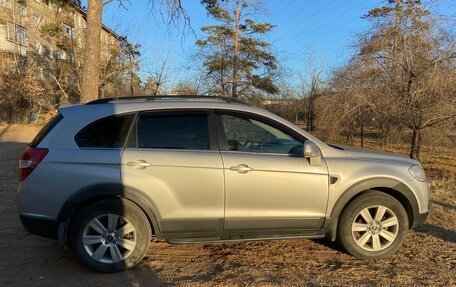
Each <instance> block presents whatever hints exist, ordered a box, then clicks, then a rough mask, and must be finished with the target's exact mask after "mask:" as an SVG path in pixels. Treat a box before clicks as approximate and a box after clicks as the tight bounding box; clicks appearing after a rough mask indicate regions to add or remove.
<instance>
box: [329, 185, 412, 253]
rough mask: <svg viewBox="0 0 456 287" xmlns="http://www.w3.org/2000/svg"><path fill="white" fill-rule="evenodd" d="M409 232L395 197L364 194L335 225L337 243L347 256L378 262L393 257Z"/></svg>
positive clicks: (347, 208) (346, 209)
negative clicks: (380, 259)
mask: <svg viewBox="0 0 456 287" xmlns="http://www.w3.org/2000/svg"><path fill="white" fill-rule="evenodd" d="M408 229H409V223H408V217H407V212H406V211H405V209H404V207H403V206H402V204H401V203H400V202H399V201H398V200H397V199H395V198H394V197H392V196H390V195H388V194H385V193H383V192H380V191H373V190H371V191H367V192H365V193H363V194H361V195H360V196H358V197H356V198H355V199H354V200H353V201H351V202H350V203H349V204H348V205H347V206H346V208H345V209H344V211H343V213H342V216H341V217H340V221H339V224H338V236H337V237H338V242H339V243H340V245H341V246H342V247H343V248H344V249H345V250H346V251H347V252H348V253H350V254H352V255H354V256H356V257H359V258H363V259H378V258H384V257H387V256H389V255H391V254H393V253H395V252H396V251H397V250H398V249H399V248H400V247H401V246H402V243H403V242H404V239H405V236H406V235H407V231H408Z"/></svg>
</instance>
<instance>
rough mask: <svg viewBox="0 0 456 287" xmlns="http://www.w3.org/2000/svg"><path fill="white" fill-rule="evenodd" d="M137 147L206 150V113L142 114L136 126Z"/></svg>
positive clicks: (207, 137) (207, 145)
mask: <svg viewBox="0 0 456 287" xmlns="http://www.w3.org/2000/svg"><path fill="white" fill-rule="evenodd" d="M137 133H138V139H137V141H138V148H157V149H184V150H208V149H209V127H208V119H207V114H206V113H197V114H175V115H172V114H171V115H163V114H156V115H153V114H151V115H144V116H141V117H140V119H139V121H138V126H137Z"/></svg>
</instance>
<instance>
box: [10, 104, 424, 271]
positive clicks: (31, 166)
mask: <svg viewBox="0 0 456 287" xmlns="http://www.w3.org/2000/svg"><path fill="white" fill-rule="evenodd" d="M20 181H21V183H20V186H19V191H18V197H19V198H18V202H19V212H20V218H21V220H22V224H23V225H24V226H25V228H26V229H27V230H28V231H29V232H31V233H35V234H38V235H42V236H47V237H52V238H56V239H58V240H59V242H60V243H61V244H68V245H69V246H70V247H71V249H72V250H73V252H74V254H75V255H76V257H77V258H78V259H79V260H80V261H81V262H82V263H83V264H84V265H86V266H88V267H89V268H90V269H92V270H95V271H99V272H115V271H121V270H126V269H129V268H131V267H133V266H135V265H136V264H138V262H140V261H141V259H142V257H143V256H144V254H145V253H146V251H147V249H148V247H149V242H150V241H151V239H152V238H153V237H154V238H155V239H156V240H167V241H168V242H171V243H190V242H192V243H193V242H213V241H244V240H260V239H273V238H297V237H300V238H321V237H324V236H325V235H326V236H328V237H329V239H330V240H336V239H337V241H338V242H339V243H340V244H341V245H342V247H344V248H345V250H346V251H347V252H348V253H350V254H352V255H354V256H357V257H360V258H365V259H375V258H382V257H386V256H388V255H391V254H392V253H394V252H395V251H397V250H398V249H399V248H400V246H401V245H402V243H403V241H404V238H405V236H406V234H407V230H408V229H409V228H413V227H415V226H416V225H418V224H421V223H422V222H424V220H425V219H426V217H427V214H428V197H429V183H428V181H427V180H426V176H425V174H424V172H423V168H422V167H421V165H420V163H419V162H417V161H415V160H412V159H409V158H404V157H399V156H396V155H393V154H389V153H380V152H375V151H371V150H366V149H357V148H353V147H345V146H339V145H328V144H326V143H324V142H322V141H320V140H318V139H317V138H315V137H314V136H312V135H311V134H309V133H307V132H305V131H303V130H302V129H300V128H299V127H297V126H295V125H293V124H291V123H289V122H288V121H286V120H284V119H282V118H280V117H278V116H276V115H274V114H271V113H269V112H267V111H265V110H262V109H258V108H255V107H251V106H248V105H246V104H243V103H241V102H237V101H235V100H233V99H229V98H220V97H134V98H116V99H101V100H97V101H93V102H90V103H88V104H85V105H76V106H68V107H62V108H60V110H59V113H58V114H57V115H56V116H55V117H54V118H53V119H52V120H51V121H50V122H49V123H48V124H47V125H46V126H45V127H44V128H43V129H42V130H41V131H40V133H39V134H38V135H37V136H36V138H35V139H34V140H33V141H32V142H31V143H30V146H29V147H28V148H27V150H26V151H25V153H24V155H23V156H22V158H21V160H20Z"/></svg>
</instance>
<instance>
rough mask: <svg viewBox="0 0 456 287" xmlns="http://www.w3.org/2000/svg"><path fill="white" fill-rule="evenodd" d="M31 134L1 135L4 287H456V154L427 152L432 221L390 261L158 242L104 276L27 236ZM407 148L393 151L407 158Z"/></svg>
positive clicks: (298, 244) (325, 247)
mask: <svg viewBox="0 0 456 287" xmlns="http://www.w3.org/2000/svg"><path fill="white" fill-rule="evenodd" d="M33 131H34V129H32V128H30V129H28V128H27V127H20V128H12V129H10V131H9V132H7V133H5V134H3V135H0V155H1V158H0V176H1V186H0V198H1V200H0V234H2V240H1V241H0V247H2V248H1V250H2V256H1V257H0V286H25V285H33V286H54V285H55V286H69V285H71V286H105V285H113V286H114V285H117V286H120V285H122V286H157V285H174V286H214V285H221V286H281V285H282V286H283V285H286V286H330V285H331V286H359V285H369V286H456V196H455V186H456V148H454V147H453V148H440V147H424V148H423V152H422V162H423V164H424V167H425V169H426V171H427V173H428V176H429V178H430V179H431V183H432V187H433V188H432V192H431V203H430V216H429V218H428V220H427V221H426V223H425V225H423V226H421V227H419V228H417V229H416V230H413V231H411V232H410V233H409V234H408V236H407V239H406V242H405V244H404V246H403V248H402V249H401V250H400V251H399V252H398V253H396V254H395V255H394V256H392V257H391V258H388V259H383V260H378V261H365V260H359V259H356V258H354V257H352V256H349V255H347V254H345V253H344V252H342V251H340V250H339V248H338V247H337V246H336V245H335V244H333V243H331V242H328V241H326V240H316V241H312V240H283V241H269V242H252V243H239V244H214V245H169V244H167V243H163V242H154V243H152V244H151V245H150V249H149V252H148V254H147V257H146V258H145V260H144V261H143V263H141V264H140V266H138V267H137V268H135V269H134V270H131V271H129V272H123V273H117V274H109V275H100V274H94V273H91V272H89V271H87V270H86V269H84V268H82V267H81V266H80V265H79V264H78V263H77V262H76V261H75V259H74V258H73V256H72V255H71V254H70V253H69V252H68V251H64V250H63V249H61V248H60V247H58V246H57V244H56V242H55V241H53V240H49V239H45V238H40V237H37V236H34V235H31V234H28V233H27V232H26V231H25V230H24V229H23V228H22V226H21V224H20V222H19V220H18V218H17V211H16V207H15V190H16V188H17V184H18V181H17V174H16V166H17V159H18V156H19V154H20V151H21V150H22V149H23V148H24V147H25V144H24V143H23V142H24V141H25V140H30V138H31V136H32V134H33ZM0 133H1V131H0ZM4 139H9V140H8V142H5V140H4ZM18 141H21V142H22V143H19V142H18ZM367 146H372V144H367ZM406 148H407V147H406V146H405V145H403V146H401V145H398V146H389V147H388V148H387V150H388V151H393V152H396V153H399V154H406V153H407V152H406ZM37 204H39V203H37ZM17 274H20V276H17Z"/></svg>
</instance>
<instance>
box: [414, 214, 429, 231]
mask: <svg viewBox="0 0 456 287" xmlns="http://www.w3.org/2000/svg"><path fill="white" fill-rule="evenodd" d="M428 215H429V211H428V212H424V213H419V214H418V215H417V216H415V218H414V219H413V224H412V227H411V228H415V227H417V226H419V225H421V224H423V223H424V221H426V218H427V217H428Z"/></svg>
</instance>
